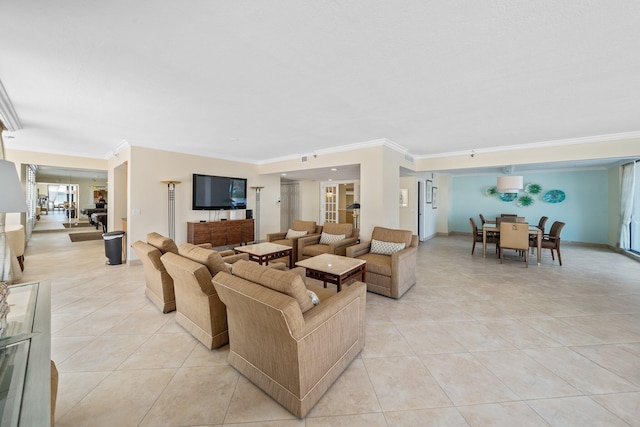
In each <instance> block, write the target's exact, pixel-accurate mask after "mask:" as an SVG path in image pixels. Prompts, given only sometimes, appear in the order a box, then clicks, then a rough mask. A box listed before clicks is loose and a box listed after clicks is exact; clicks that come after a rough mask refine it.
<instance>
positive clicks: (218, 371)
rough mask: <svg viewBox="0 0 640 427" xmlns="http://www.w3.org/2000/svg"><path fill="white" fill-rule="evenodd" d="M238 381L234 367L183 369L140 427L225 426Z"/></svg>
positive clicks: (164, 390)
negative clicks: (223, 423)
mask: <svg viewBox="0 0 640 427" xmlns="http://www.w3.org/2000/svg"><path fill="white" fill-rule="evenodd" d="M158 371H161V370H159V369H158ZM118 372H122V373H125V374H126V373H134V372H137V371H135V370H133V371H118ZM238 377H239V374H238V373H237V372H236V371H235V369H233V368H231V367H230V366H213V367H208V368H181V369H179V370H178V371H177V372H176V374H175V376H173V378H171V381H170V382H169V383H168V385H167V386H166V388H164V389H163V390H162V394H161V395H160V396H159V397H158V398H157V400H156V401H155V403H153V407H151V408H150V410H149V411H148V413H147V414H146V416H145V417H144V420H142V422H141V423H140V426H141V427H142V426H148V427H151V426H159V425H174V426H177V425H198V424H221V423H222V422H223V421H224V416H225V412H226V411H227V408H228V406H229V401H230V400H231V396H232V394H233V392H234V390H235V388H236V383H237V382H238Z"/></svg>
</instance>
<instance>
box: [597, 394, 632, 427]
mask: <svg viewBox="0 0 640 427" xmlns="http://www.w3.org/2000/svg"><path fill="white" fill-rule="evenodd" d="M591 398H592V399H593V400H595V401H596V402H598V403H599V404H600V405H602V406H604V407H605V408H606V409H608V410H609V411H611V412H613V413H614V414H615V415H617V416H618V417H620V418H621V419H622V420H624V421H626V422H628V423H629V424H630V425H632V426H640V393H615V394H603V395H600V396H591Z"/></svg>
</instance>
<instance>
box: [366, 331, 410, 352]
mask: <svg viewBox="0 0 640 427" xmlns="http://www.w3.org/2000/svg"><path fill="white" fill-rule="evenodd" d="M365 343H366V344H365V347H364V349H363V350H362V353H361V354H362V357H389V356H413V355H414V353H413V350H411V347H410V346H409V344H408V343H407V341H406V340H405V339H404V337H403V336H402V334H401V333H400V331H398V329H397V328H396V327H395V326H394V325H385V326H382V325H377V327H371V328H368V329H367V330H366V337H365Z"/></svg>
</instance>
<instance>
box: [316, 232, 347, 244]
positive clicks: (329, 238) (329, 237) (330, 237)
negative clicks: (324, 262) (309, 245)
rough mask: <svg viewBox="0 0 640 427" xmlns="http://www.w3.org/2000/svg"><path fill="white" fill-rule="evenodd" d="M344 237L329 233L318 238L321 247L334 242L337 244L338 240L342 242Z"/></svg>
mask: <svg viewBox="0 0 640 427" xmlns="http://www.w3.org/2000/svg"><path fill="white" fill-rule="evenodd" d="M344 238H345V235H344V234H329V233H324V232H323V233H322V235H321V236H320V244H321V245H330V244H332V243H334V242H339V241H340V240H344Z"/></svg>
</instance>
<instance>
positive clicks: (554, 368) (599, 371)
mask: <svg viewBox="0 0 640 427" xmlns="http://www.w3.org/2000/svg"><path fill="white" fill-rule="evenodd" d="M523 351H524V352H525V353H526V354H527V355H529V356H530V357H532V358H533V359H535V360H536V361H537V362H538V363H540V364H541V365H543V366H544V367H546V368H547V369H549V370H550V371H551V372H553V373H555V374H556V375H558V376H559V377H561V378H562V379H564V380H565V381H566V382H568V383H569V384H571V385H572V386H573V387H575V388H577V389H578V390H580V391H582V392H583V393H590V394H603V393H620V392H626V391H637V390H638V387H636V386H634V385H633V384H631V383H630V382H629V381H626V380H625V379H623V378H621V377H619V376H618V375H616V374H614V373H612V372H610V371H608V370H606V369H604V368H602V367H601V366H599V365H597V364H596V363H593V362H592V361H590V360H589V359H587V358H585V357H583V356H581V355H579V354H578V353H576V352H574V351H572V350H571V349H568V348H564V347H563V348H548V349H535V350H523Z"/></svg>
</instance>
